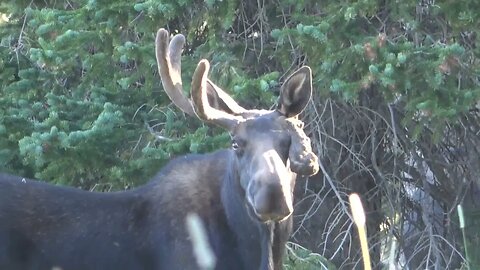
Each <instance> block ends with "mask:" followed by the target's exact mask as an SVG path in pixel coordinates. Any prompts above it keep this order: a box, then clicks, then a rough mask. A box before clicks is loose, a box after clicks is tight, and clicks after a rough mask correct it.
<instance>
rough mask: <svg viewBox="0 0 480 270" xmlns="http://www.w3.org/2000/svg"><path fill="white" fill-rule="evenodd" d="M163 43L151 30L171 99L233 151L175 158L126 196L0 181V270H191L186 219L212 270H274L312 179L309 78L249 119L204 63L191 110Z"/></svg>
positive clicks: (176, 46) (298, 77)
mask: <svg viewBox="0 0 480 270" xmlns="http://www.w3.org/2000/svg"><path fill="white" fill-rule="evenodd" d="M168 40H169V38H168V32H166V31H165V30H163V29H161V30H159V32H158V33H157V41H156V45H157V51H156V52H157V61H158V65H159V72H160V75H161V77H162V83H163V85H164V88H165V90H166V92H167V94H168V95H169V97H170V98H171V99H172V101H173V102H174V103H175V104H176V105H177V106H178V107H179V108H180V109H182V110H183V111H184V112H186V113H187V114H190V115H193V116H198V117H199V118H200V119H201V120H204V121H207V122H211V123H214V124H217V125H219V126H221V127H224V128H225V129H227V130H228V131H229V132H230V133H231V135H232V148H231V149H224V150H219V151H216V152H213V153H209V154H202V155H187V156H184V157H180V158H177V159H175V160H172V161H170V162H169V164H168V165H167V166H166V167H165V168H163V169H162V170H161V171H160V172H159V173H158V174H157V175H156V176H155V177H154V178H153V179H152V180H151V181H150V182H149V183H147V184H145V185H143V186H140V187H138V188H135V189H132V190H128V191H122V192H112V193H97V192H87V191H83V190H79V189H75V188H70V187H59V186H53V185H50V184H46V183H42V182H39V181H34V180H28V179H24V178H21V177H18V176H10V175H4V174H0V269H9V270H34V269H35V270H44V269H45V270H47V269H48V270H50V269H62V270H77V269H78V270H80V269H82V270H90V269H99V270H100V269H102V270H109V269H112V270H113V269H119V270H122V269H128V270H130V269H132V270H134V269H135V270H136V269H139V270H147V269H152V270H163V269H165V270H167V269H168V270H176V269H178V270H189V269H199V267H198V265H197V261H196V258H195V256H194V254H193V249H192V243H191V240H190V237H189V235H188V233H187V230H186V227H185V218H186V216H187V215H188V214H189V213H195V214H197V215H198V216H199V217H200V219H201V220H202V223H203V225H204V227H205V229H206V232H207V239H208V241H209V244H210V246H211V248H212V250H213V252H214V254H215V256H216V259H217V263H216V266H215V269H218V270H223V269H229V270H237V269H238V270H257V269H258V270H279V269H281V268H282V256H283V253H284V249H285V243H286V241H287V240H288V238H289V236H290V233H291V229H292V221H291V213H292V211H293V204H292V200H293V187H294V185H295V179H296V173H299V174H304V175H311V174H314V173H316V171H317V170H318V167H317V164H316V163H317V161H316V156H315V155H314V154H313V153H312V152H311V149H310V142H309V141H308V139H306V136H305V134H304V133H303V131H302V127H303V126H302V125H301V124H299V123H301V122H299V121H298V120H296V119H295V117H296V115H298V114H299V113H300V112H301V111H302V110H303V108H304V107H305V105H306V103H307V102H308V100H309V99H310V95H311V73H310V69H309V68H306V67H304V68H301V69H299V71H297V72H296V73H294V74H293V75H292V76H290V77H289V78H288V79H287V80H286V82H285V83H284V85H283V86H282V89H281V95H280V98H279V103H278V105H277V109H276V110H272V111H266V110H245V109H243V108H242V107H240V106H239V105H238V104H236V103H235V102H234V101H233V100H232V99H231V98H230V97H229V96H227V95H226V93H225V92H223V90H221V89H220V88H218V87H217V86H216V85H214V84H213V83H212V82H211V81H210V80H209V79H207V73H208V68H209V65H208V62H206V61H205V60H203V61H201V62H200V63H199V65H198V67H197V69H196V71H195V74H194V79H193V81H192V100H193V102H191V101H189V100H188V99H186V98H185V97H184V96H183V94H182V90H181V81H179V78H180V55H181V47H183V42H184V38H183V36H181V35H177V36H175V37H174V38H173V39H172V41H171V42H170V43H169V42H168ZM167 47H168V51H167Z"/></svg>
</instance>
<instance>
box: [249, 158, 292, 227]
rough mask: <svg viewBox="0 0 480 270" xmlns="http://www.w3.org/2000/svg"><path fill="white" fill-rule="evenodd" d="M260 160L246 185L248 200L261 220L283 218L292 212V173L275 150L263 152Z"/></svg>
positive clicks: (279, 219)
mask: <svg viewBox="0 0 480 270" xmlns="http://www.w3.org/2000/svg"><path fill="white" fill-rule="evenodd" d="M262 161H263V162H259V164H262V165H263V167H261V168H260V169H259V170H257V173H256V174H255V175H254V177H253V179H252V180H251V182H250V183H249V185H248V191H247V197H248V198H247V199H248V202H249V203H250V205H251V207H252V208H253V210H254V212H255V215H256V216H257V217H258V218H259V219H260V220H261V221H264V222H266V221H281V220H284V219H286V218H288V217H289V216H290V215H291V214H292V212H293V203H292V201H293V190H292V188H293V185H292V177H291V175H292V173H291V172H290V171H289V170H288V169H287V168H286V167H285V164H284V163H283V162H282V160H281V158H280V157H279V155H278V154H277V152H275V151H267V152H265V153H264V154H263V159H262Z"/></svg>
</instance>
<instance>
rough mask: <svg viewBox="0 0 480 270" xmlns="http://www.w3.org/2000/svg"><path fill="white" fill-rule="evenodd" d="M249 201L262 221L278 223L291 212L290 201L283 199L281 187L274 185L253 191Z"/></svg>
mask: <svg viewBox="0 0 480 270" xmlns="http://www.w3.org/2000/svg"><path fill="white" fill-rule="evenodd" d="M251 194H252V195H253V196H252V197H253V200H251V203H252V207H253V210H254V211H255V214H256V215H257V216H258V217H259V219H260V220H262V221H279V220H283V219H285V218H287V217H289V216H290V215H291V214H292V212H293V206H292V205H291V203H288V202H291V200H288V199H287V198H285V194H284V193H283V190H282V188H281V187H277V186H276V185H268V186H264V187H262V188H260V189H258V190H253V193H251Z"/></svg>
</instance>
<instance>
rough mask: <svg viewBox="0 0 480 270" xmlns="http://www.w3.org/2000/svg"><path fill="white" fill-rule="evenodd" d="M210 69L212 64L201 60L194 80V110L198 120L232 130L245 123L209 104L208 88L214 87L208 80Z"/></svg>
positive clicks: (239, 118) (237, 117) (238, 117)
mask: <svg viewBox="0 0 480 270" xmlns="http://www.w3.org/2000/svg"><path fill="white" fill-rule="evenodd" d="M209 69H210V64H209V63H208V61H207V60H205V59H203V60H201V61H200V62H199V63H198V65H197V68H196V69H195V73H194V74H193V79H192V100H193V105H194V106H193V108H194V110H195V112H196V114H197V116H198V118H200V119H202V120H204V121H208V122H212V123H214V124H217V125H219V126H221V127H224V128H226V129H228V130H231V129H232V128H233V127H234V126H236V125H237V124H238V123H239V122H241V121H243V117H241V116H235V115H232V114H229V113H227V112H224V111H221V110H218V109H216V108H214V107H212V106H211V105H210V104H209V102H208V95H207V87H208V86H209V84H210V86H212V82H211V81H210V80H208V79H207V76H208V71H209ZM214 87H215V86H214ZM222 94H223V91H222ZM225 94H226V93H225ZM242 109H243V108H242Z"/></svg>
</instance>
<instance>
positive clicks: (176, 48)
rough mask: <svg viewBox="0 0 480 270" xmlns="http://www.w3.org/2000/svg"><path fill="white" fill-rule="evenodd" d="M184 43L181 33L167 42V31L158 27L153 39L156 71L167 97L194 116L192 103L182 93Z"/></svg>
mask: <svg viewBox="0 0 480 270" xmlns="http://www.w3.org/2000/svg"><path fill="white" fill-rule="evenodd" d="M184 44H185V37H184V36H183V35H182V34H178V35H175V36H174V37H173V38H172V41H170V43H169V34H168V31H167V30H165V29H163V28H160V29H159V30H158V32H157V38H156V40H155V54H156V57H157V65H158V73H159V74H160V78H161V79H162V84H163V88H164V89H165V92H166V93H167V95H168V97H169V98H170V100H171V101H172V102H173V104H175V106H177V107H178V108H179V109H180V110H182V111H183V112H185V113H186V114H188V115H190V116H195V112H194V110H193V107H192V103H191V102H190V100H189V99H188V98H187V97H185V95H184V94H183V87H182V76H181V75H182V74H181V56H182V50H183V45H184ZM167 48H168V52H167Z"/></svg>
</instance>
